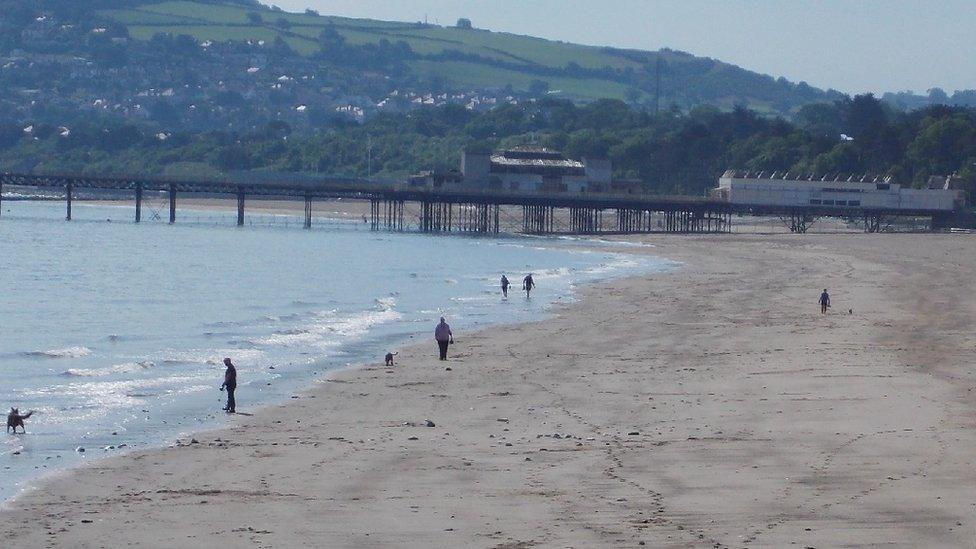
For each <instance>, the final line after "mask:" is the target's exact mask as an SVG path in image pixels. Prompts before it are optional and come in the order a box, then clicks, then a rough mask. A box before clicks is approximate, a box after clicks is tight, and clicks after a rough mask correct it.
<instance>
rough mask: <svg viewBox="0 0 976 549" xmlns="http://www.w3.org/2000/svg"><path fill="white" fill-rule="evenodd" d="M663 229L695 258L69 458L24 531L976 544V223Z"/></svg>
mask: <svg viewBox="0 0 976 549" xmlns="http://www.w3.org/2000/svg"><path fill="white" fill-rule="evenodd" d="M644 240H647V241H651V242H653V243H654V244H656V245H657V246H658V247H657V248H655V249H640V250H637V252H638V253H656V254H659V255H662V256H664V257H668V258H671V259H675V260H678V261H681V262H683V263H684V265H683V267H682V268H680V269H678V270H675V271H674V272H671V273H667V274H659V275H655V276H650V277H647V278H641V279H628V280H623V281H617V282H614V283H612V284H607V285H601V286H598V287H594V288H590V289H588V290H586V291H585V292H584V298H583V299H582V300H581V301H579V302H577V303H575V304H572V305H569V306H567V307H565V308H563V309H561V310H559V311H557V313H556V315H555V316H554V318H552V319H550V320H548V321H546V322H542V323H536V324H529V325H522V326H512V327H505V328H498V329H493V330H490V331H487V332H485V333H478V334H457V339H458V343H457V345H456V346H454V347H452V351H451V352H452V355H453V356H452V357H451V359H450V361H449V362H447V363H442V362H438V361H437V360H436V359H435V346H434V344H433V341H430V342H425V343H423V344H422V345H420V346H419V347H415V348H412V349H406V350H402V351H401V353H400V355H399V356H398V362H399V364H398V365H397V366H396V367H395V368H391V369H387V368H383V367H380V366H377V365H372V366H369V367H366V368H361V369H355V370H350V371H347V372H343V373H341V374H339V375H336V376H335V377H333V378H332V379H330V380H329V381H327V382H324V383H322V384H320V385H317V386H316V387H315V388H313V389H311V390H310V391H309V392H308V393H306V394H302V395H296V396H295V397H294V399H293V400H290V401H288V402H286V403H283V404H281V405H275V406H270V407H268V408H265V409H262V410H259V411H258V412H257V413H256V414H255V415H254V416H252V417H244V416H238V417H235V418H233V419H232V420H231V424H230V426H229V427H228V428H226V429H223V430H219V431H215V432H208V433H200V434H197V435H195V437H196V439H197V440H199V443H195V444H194V443H190V444H181V445H178V446H174V447H172V448H167V449H161V450H153V451H145V452H140V453H135V454H131V455H128V456H123V457H118V458H110V459H105V460H100V461H97V462H93V463H92V464H91V465H90V466H88V467H85V468H83V469H76V470H75V471H73V472H72V473H70V474H67V475H64V476H61V477H58V478H55V479H51V480H49V481H47V482H45V483H43V484H42V485H41V487H40V488H39V489H38V490H36V491H33V492H30V493H27V494H25V495H24V496H22V497H21V498H19V499H18V500H17V501H15V502H14V504H13V505H12V509H10V510H7V511H5V512H4V513H2V514H0V518H2V519H3V527H2V531H3V536H4V540H5V545H6V546H9V547H42V546H64V547H122V546H149V547H216V546H255V547H400V546H407V547H451V548H453V547H505V548H519V547H532V546H542V547H636V546H639V545H640V544H642V543H643V544H646V546H650V547H712V546H714V547H792V546H796V547H818V548H824V547H850V546H858V547H860V546H880V545H884V546H888V547H891V546H895V547H973V546H974V539H976V531H974V526H976V521H974V513H976V471H974V467H973V460H974V456H976V408H974V399H976V395H974V392H973V387H974V385H976V374H974V370H973V368H972V359H971V356H972V351H973V349H974V346H976V337H974V335H973V333H972V329H973V326H974V316H976V291H974V290H976V282H974V277H973V272H974V271H976V253H974V250H976V247H974V242H973V238H972V237H971V236H965V235H804V236H789V235H787V236H764V237H757V236H737V235H726V236H710V237H677V236H658V237H646V238H644ZM824 287H827V288H830V289H831V294H832V297H833V301H834V307H833V310H832V312H831V314H830V315H828V316H826V317H824V316H821V315H820V314H819V307H818V306H817V297H818V295H819V293H820V290H821V289H822V288H824ZM848 309H853V314H847V313H848ZM431 329H433V327H431ZM384 351H385V349H377V359H380V358H381V355H382V353H383V352H384ZM445 366H448V367H450V368H451V370H450V371H447V370H445ZM214 383H215V384H216V383H218V380H215V381H214ZM247 400H248V396H247V392H246V390H242V391H239V395H238V402H239V403H240V404H239V408H242V409H245V410H246V407H247ZM425 419H430V420H432V421H433V422H435V423H436V426H435V427H425V426H424V423H423V422H424V420H425Z"/></svg>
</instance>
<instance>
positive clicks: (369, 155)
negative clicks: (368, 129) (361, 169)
mask: <svg viewBox="0 0 976 549" xmlns="http://www.w3.org/2000/svg"><path fill="white" fill-rule="evenodd" d="M371 177H373V136H371V135H369V134H366V179H369V178H371Z"/></svg>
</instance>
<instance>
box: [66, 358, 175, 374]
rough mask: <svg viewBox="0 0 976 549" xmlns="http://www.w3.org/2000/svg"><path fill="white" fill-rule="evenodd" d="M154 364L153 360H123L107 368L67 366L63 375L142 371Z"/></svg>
mask: <svg viewBox="0 0 976 549" xmlns="http://www.w3.org/2000/svg"><path fill="white" fill-rule="evenodd" d="M154 366H156V363H155V362H151V361H148V360H144V361H142V362H125V363H123V364H116V365H114V366H109V367H108V368H69V369H68V370H66V371H65V372H64V374H63V375H66V376H72V377H102V376H110V375H113V374H124V373H127V372H139V371H144V370H148V369H150V368H152V367H154Z"/></svg>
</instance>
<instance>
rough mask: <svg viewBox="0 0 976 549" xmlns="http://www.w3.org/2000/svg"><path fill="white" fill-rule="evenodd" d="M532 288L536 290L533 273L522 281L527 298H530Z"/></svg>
mask: <svg viewBox="0 0 976 549" xmlns="http://www.w3.org/2000/svg"><path fill="white" fill-rule="evenodd" d="M532 288H535V281H534V280H532V273H529V274H527V275H525V278H523V279H522V289H523V290H525V297H529V293H531V292H532Z"/></svg>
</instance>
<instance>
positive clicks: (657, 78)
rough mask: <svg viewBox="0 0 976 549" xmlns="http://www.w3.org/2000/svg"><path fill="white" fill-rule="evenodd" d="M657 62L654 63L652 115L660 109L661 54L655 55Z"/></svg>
mask: <svg viewBox="0 0 976 549" xmlns="http://www.w3.org/2000/svg"><path fill="white" fill-rule="evenodd" d="M656 59H657V61H656V62H655V63H654V83H655V90H654V114H657V113H658V109H660V108H661V52H660V51H659V52H658V53H657V57H656Z"/></svg>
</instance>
